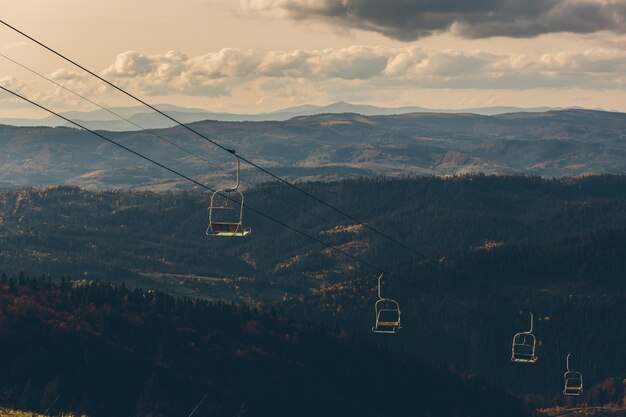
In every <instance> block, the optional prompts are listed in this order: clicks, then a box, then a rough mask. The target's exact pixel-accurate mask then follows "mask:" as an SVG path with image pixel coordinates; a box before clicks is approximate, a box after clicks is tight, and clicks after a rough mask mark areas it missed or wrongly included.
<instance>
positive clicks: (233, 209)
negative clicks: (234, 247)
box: [206, 151, 251, 237]
mask: <svg viewBox="0 0 626 417" xmlns="http://www.w3.org/2000/svg"><path fill="white" fill-rule="evenodd" d="M231 153H232V154H233V155H235V158H236V159H237V184H235V186H234V187H230V188H223V189H221V190H217V191H215V192H214V193H213V195H212V196H211V205H210V206H209V226H208V227H207V229H206V234H207V236H221V237H246V236H248V235H249V234H250V233H251V229H250V228H249V227H247V228H246V227H244V226H243V207H244V198H243V194H242V193H241V191H239V170H240V161H239V156H237V154H235V151H231Z"/></svg>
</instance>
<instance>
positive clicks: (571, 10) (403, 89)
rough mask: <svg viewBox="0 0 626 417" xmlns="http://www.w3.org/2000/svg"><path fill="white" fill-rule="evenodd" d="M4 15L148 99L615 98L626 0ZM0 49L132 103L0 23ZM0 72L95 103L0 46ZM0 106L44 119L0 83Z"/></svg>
mask: <svg viewBox="0 0 626 417" xmlns="http://www.w3.org/2000/svg"><path fill="white" fill-rule="evenodd" d="M1 19H3V20H5V21H6V22H7V23H10V24H12V25H14V26H16V27H18V28H20V29H22V30H23V31H25V32H27V33H29V34H31V35H32V36H33V37H35V38H37V39H39V40H41V41H43V42H45V43H47V44H49V45H50V46H52V47H53V48H56V49H58V50H59V51H61V52H63V53H65V54H67V55H68V56H70V57H72V58H73V59H75V60H76V61H78V62H80V63H81V64H83V65H84V66H86V67H88V68H90V69H92V70H94V71H95V72H98V73H100V74H101V75H102V76H104V77H105V78H107V79H110V80H111V81H113V82H114V83H118V84H120V85H122V86H124V87H125V88H128V89H129V90H131V91H132V92H134V93H137V94H139V95H141V96H142V97H144V98H145V99H146V100H147V101H149V102H151V103H170V104H177V105H181V106H187V107H201V108H204V109H207V110H212V111H228V112H237V113H261V112H267V111H272V110H276V109H279V108H283V107H287V106H293V105H300V104H305V103H311V104H329V103H332V102H335V101H348V102H353V103H367V104H374V105H379V106H387V107H391V106H401V105H415V106H422V107H429V108H446V109H448V108H464V107H485V106H496V105H512V106H520V107H533V106H562V107H569V106H582V107H587V108H596V107H597V108H605V109H615V110H620V111H626V0H593V1H589V0H241V1H238V0H178V1H172V0H150V1H148V0H123V1H122V0H106V1H104V0H89V1H85V0H80V1H79V0H2V17H1ZM0 53H2V54H3V55H5V56H7V57H10V58H12V59H14V60H17V61H19V62H21V63H23V64H25V65H27V66H29V67H31V68H33V69H35V70H37V71H39V72H41V73H44V74H45V75H46V76H48V77H52V78H53V79H54V80H55V81H56V82H58V83H60V84H63V85H65V86H67V87H69V88H72V89H75V90H77V91H78V92H80V93H81V94H85V95H88V96H90V98H92V99H95V100H96V101H98V102H100V103H101V104H103V105H107V106H113V105H115V106H117V105H120V106H125V105H134V104H135V103H132V102H131V101H130V100H128V99H125V98H124V97H122V96H120V95H119V94H115V93H113V92H111V91H109V90H107V89H106V88H104V87H103V86H102V84H101V83H99V82H98V81H96V80H94V79H92V78H91V77H89V76H87V75H85V74H83V73H81V72H80V71H79V70H77V69H76V68H72V67H71V66H68V65H67V64H65V63H64V62H63V61H61V60H60V59H58V58H56V57H54V56H53V55H51V54H50V53H48V52H46V51H45V50H43V49H41V48H40V47H37V46H36V45H34V44H32V43H30V42H29V41H27V40H25V39H23V38H20V37H19V36H18V35H16V34H15V33H13V32H11V31H10V30H9V29H7V28H5V27H0ZM0 82H1V83H2V84H3V85H5V86H7V87H10V88H12V89H15V90H18V91H20V92H21V93H23V94H24V95H26V96H28V97H31V98H33V99H36V100H39V101H41V102H42V103H44V104H46V105H49V106H52V107H53V108H54V109H55V110H90V109H93V106H91V105H88V104H86V103H84V102H82V101H81V100H78V99H76V98H75V97H72V96H71V95H69V94H68V93H66V92H65V91H63V90H61V89H59V88H57V87H55V86H54V85H52V84H49V83H47V82H46V81H41V80H39V79H37V78H36V77H35V76H33V75H32V74H30V73H28V72H27V71H25V70H23V69H21V68H20V67H18V66H16V65H15V64H13V63H11V62H9V61H7V60H6V59H5V58H3V57H0ZM0 112H1V113H0V117H22V116H25V117H44V116H45V115H44V114H43V113H41V112H38V111H35V110H33V109H31V108H29V107H27V106H24V105H23V104H21V103H18V102H16V101H15V100H13V99H9V98H7V97H6V96H5V95H0Z"/></svg>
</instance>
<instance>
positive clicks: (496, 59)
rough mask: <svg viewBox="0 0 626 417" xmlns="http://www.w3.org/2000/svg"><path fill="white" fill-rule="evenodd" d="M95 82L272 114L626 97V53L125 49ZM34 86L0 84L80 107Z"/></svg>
mask: <svg viewBox="0 0 626 417" xmlns="http://www.w3.org/2000/svg"><path fill="white" fill-rule="evenodd" d="M101 74H102V75H103V76H104V77H105V78H107V79H109V80H111V81H112V82H113V83H115V84H118V85H120V86H121V87H124V88H127V89H128V90H129V91H131V92H133V93H136V94H138V95H140V96H146V97H148V96H150V97H166V101H168V102H173V101H176V100H185V101H187V100H193V101H194V102H195V103H198V105H200V106H204V105H206V104H203V103H211V105H213V106H224V107H227V106H231V108H232V106H242V107H244V106H245V107H246V108H257V107H258V106H262V107H264V108H267V107H271V108H277V107H282V106H285V105H290V104H300V103H302V102H306V101H311V102H318V103H319V102H328V101H338V100H352V101H359V102H369V101H371V100H373V99H382V100H384V101H386V102H392V101H393V100H394V99H395V98H397V97H399V96H402V97H410V96H411V94H412V95H413V96H415V97H417V95H424V94H426V93H425V91H431V92H430V93H428V94H430V95H437V94H439V93H436V92H433V90H440V91H441V94H450V91H461V90H464V91H467V92H468V93H459V94H472V95H476V94H478V95H480V94H481V93H477V92H478V91H481V90H482V91H490V93H489V94H499V93H498V91H501V92H505V91H509V92H511V91H517V92H520V93H521V92H525V91H526V90H535V89H537V90H539V89H542V91H545V90H546V89H552V90H554V91H556V90H559V91H567V90H574V89H575V90H577V91H587V92H589V93H591V92H600V91H603V92H607V91H609V90H611V91H612V93H611V94H617V93H618V92H622V93H625V94H626V51H624V50H621V49H611V48H608V47H607V48H599V49H590V50H588V51H564V52H559V53H552V54H536V55H535V54H530V53H529V54H513V53H509V54H495V53H488V52H485V51H481V50H463V51H462V50H456V49H446V50H433V49H427V48H421V47H418V46H415V45H413V46H406V47H371V46H350V47H345V48H338V49H316V50H302V49H296V50H292V51H266V52H261V51H248V50H239V49H234V48H225V49H222V50H219V51H216V52H211V53H207V54H202V55H198V56H187V55H185V54H183V53H181V52H177V51H169V52H166V53H164V54H155V55H147V54H142V53H140V52H136V51H127V52H124V53H121V54H119V55H118V57H116V58H115V60H114V61H113V62H112V63H111V65H109V66H108V67H106V68H105V69H104V70H103V71H101ZM49 77H50V78H52V79H53V80H55V82H58V83H59V84H61V85H63V86H65V87H67V88H70V89H72V90H74V91H76V92H78V93H80V94H82V95H84V96H86V97H90V98H92V99H95V101H97V102H99V103H101V104H106V102H109V103H111V102H116V101H115V100H117V99H118V98H119V97H118V96H119V93H116V92H115V91H113V90H112V89H111V88H108V87H106V86H105V85H104V84H103V83H101V82H99V81H98V80H96V79H94V78H93V77H90V76H88V75H86V74H84V73H82V72H79V71H74V70H69V69H60V70H57V71H54V72H53V73H51V74H50V75H49ZM37 82H38V83H33V82H28V83H24V82H22V81H20V80H19V79H17V78H15V77H4V78H2V79H1V80H0V83H2V84H3V85H6V86H7V87H9V88H11V89H12V90H16V91H22V92H24V94H26V96H28V97H30V98H33V99H35V100H36V101H38V102H41V103H43V104H45V105H47V106H50V107H52V108H54V109H69V108H73V109H77V108H85V106H87V105H86V104H85V103H84V102H83V101H82V100H81V99H80V98H78V97H75V96H73V95H71V94H69V93H68V92H67V91H65V90H64V89H62V88H60V87H56V86H51V85H50V84H48V83H45V82H44V81H41V80H38V81H37ZM470 91H472V93H470ZM485 94H487V93H485ZM528 94H530V93H528ZM562 94H567V93H562ZM585 94H587V93H585ZM116 97H118V98H116ZM182 97H188V99H182ZM4 100H5V101H6V100H7V98H5V99H4Z"/></svg>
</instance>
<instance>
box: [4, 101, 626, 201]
mask: <svg viewBox="0 0 626 417" xmlns="http://www.w3.org/2000/svg"><path fill="white" fill-rule="evenodd" d="M193 127H194V129H196V130H198V131H200V132H201V133H203V134H204V135H206V136H207V137H211V138H215V139H216V140H218V141H219V142H220V143H223V144H224V145H225V146H227V147H229V148H235V149H237V151H238V152H239V153H240V154H241V155H245V156H246V157H248V158H250V159H252V160H254V161H256V162H258V163H260V164H262V165H264V166H267V167H271V168H272V169H273V170H274V171H275V172H276V173H278V174H280V175H283V176H286V177H288V178H292V179H299V180H303V181H305V180H316V179H323V180H329V179H342V178H352V177H357V176H377V175H388V176H414V175H440V176H444V175H453V174H465V173H477V172H481V173H500V174H501V173H525V174H529V175H541V176H546V177H561V176H569V175H582V174H590V173H623V172H626V141H625V140H624V139H625V137H626V115H625V114H622V113H608V112H600V111H588V110H564V111H550V112H544V113H512V114H504V115H498V116H479V115H472V114H424V113H414V114H405V115H397V116H362V115H357V114H339V115H337V114H323V115H317V116H307V117H297V118H293V119H290V120H287V121H271V122H215V121H204V122H198V123H195V124H193ZM158 133H159V135H161V136H163V137H164V138H166V139H167V140H169V141H173V142H175V143H177V144H179V145H180V146H183V147H185V148H187V149H189V150H191V151H192V152H194V153H196V154H197V155H199V156H201V157H203V158H205V159H208V160H209V161H211V162H212V163H213V164H216V165H218V166H219V169H218V168H216V167H215V166H213V165H210V164H207V163H206V162H205V161H202V160H200V159H198V158H195V157H194V156H191V155H189V154H186V153H184V152H182V151H181V150H180V149H177V148H175V147H174V146H172V145H171V144H168V143H166V142H164V141H162V140H160V139H159V138H157V137H154V136H151V135H149V134H147V133H145V132H116V133H108V135H109V136H110V137H111V138H113V139H115V140H118V141H120V142H121V143H123V144H125V145H127V146H129V147H131V148H132V149H135V150H137V151H140V152H143V153H145V154H147V155H148V156H150V157H153V158H155V159H156V160H158V161H161V162H163V163H166V164H168V165H170V166H171V167H173V168H176V169H179V170H181V171H183V172H184V173H186V174H188V175H190V176H193V177H195V178H197V179H199V180H200V181H203V182H205V183H207V184H210V185H213V186H214V185H216V184H224V182H225V180H226V179H227V178H228V176H227V173H225V172H223V171H222V170H227V171H228V170H230V173H231V174H232V172H233V163H232V157H231V156H230V155H229V154H227V153H225V152H223V151H219V150H218V149H217V148H216V147H215V146H213V145H211V144H210V143H208V142H207V141H204V140H201V139H199V138H197V137H195V136H193V135H191V134H190V133H189V132H187V131H185V130H184V129H182V128H168V129H163V130H159V131H158ZM229 157H230V158H229ZM245 168H246V167H244V173H243V177H244V179H245V180H246V181H248V182H252V183H258V182H260V181H266V180H268V177H262V176H261V174H260V173H259V172H258V171H255V170H246V169H245ZM59 184H65V185H78V186H82V187H87V188H100V189H101V188H138V189H154V190H164V189H179V188H187V187H188V184H186V183H184V182H181V181H180V179H179V178H175V177H173V176H171V175H170V174H169V173H167V172H165V171H162V170H160V169H157V168H155V167H154V166H148V165H146V163H144V162H143V161H141V160H139V159H137V157H135V156H133V155H130V154H127V153H124V152H123V151H121V150H120V149H118V148H115V147H114V146H113V145H110V144H107V143H104V142H103V141H102V140H101V139H99V138H97V137H95V136H93V135H91V134H89V133H87V132H82V131H80V130H77V129H70V128H63V127H59V128H46V127H21V128H18V127H11V126H0V185H4V186H7V187H9V186H11V187H19V186H46V185H59Z"/></svg>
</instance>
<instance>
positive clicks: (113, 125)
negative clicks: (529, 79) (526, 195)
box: [0, 101, 563, 131]
mask: <svg viewBox="0 0 626 417" xmlns="http://www.w3.org/2000/svg"><path fill="white" fill-rule="evenodd" d="M154 107H156V108H157V109H159V110H161V111H163V112H166V113H167V114H168V115H170V116H172V117H173V118H175V119H177V120H179V121H181V122H183V123H192V122H198V121H203V120H215V121H223V122H228V121H233V122H235V121H238V122H244V121H285V120H289V119H290V118H292V117H301V116H313V115H316V114H325V113H331V114H340V113H357V114H362V115H365V116H385V115H396V114H408V113H451V114H458V113H472V114H480V115H488V116H493V115H498V114H504V113H512V112H545V111H549V110H562V109H563V108H560V107H533V108H523V107H515V106H492V107H474V108H462V109H430V108H425V107H419V106H399V107H379V106H374V105H369V104H352V103H347V102H343V101H338V102H335V103H331V104H328V105H313V104H303V105H299V106H293V107H287V108H284V109H279V110H274V111H270V112H264V113H249V114H246V113H241V114H239V113H228V112H213V111H209V110H205V109H201V108H188V107H180V106H175V105H170V104H156V105H154ZM109 110H111V111H112V112H114V113H117V114H119V115H121V116H123V117H125V118H129V119H131V120H133V121H134V122H136V123H137V124H139V125H141V126H142V127H144V128H146V129H161V128H167V127H173V126H174V125H175V124H174V122H172V121H171V120H168V119H167V118H165V117H163V116H161V115H159V114H157V113H156V112H154V111H152V110H150V109H149V108H147V107H145V106H130V107H111V108H109ZM61 114H62V115H63V116H65V117H68V118H70V119H72V120H75V121H78V122H80V123H81V124H83V125H85V126H86V127H89V128H90V129H99V130H110V131H133V130H139V128H138V127H136V126H133V125H132V124H130V123H128V122H126V121H124V120H122V119H120V118H118V117H116V116H115V115H113V114H111V113H110V112H107V111H106V110H102V109H100V110H92V111H71V112H62V113H61ZM0 124H6V125H12V126H30V127H35V126H49V127H56V126H69V124H68V123H67V122H65V121H64V120H61V119H59V118H57V117H56V116H49V117H46V118H42V119H29V118H0Z"/></svg>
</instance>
